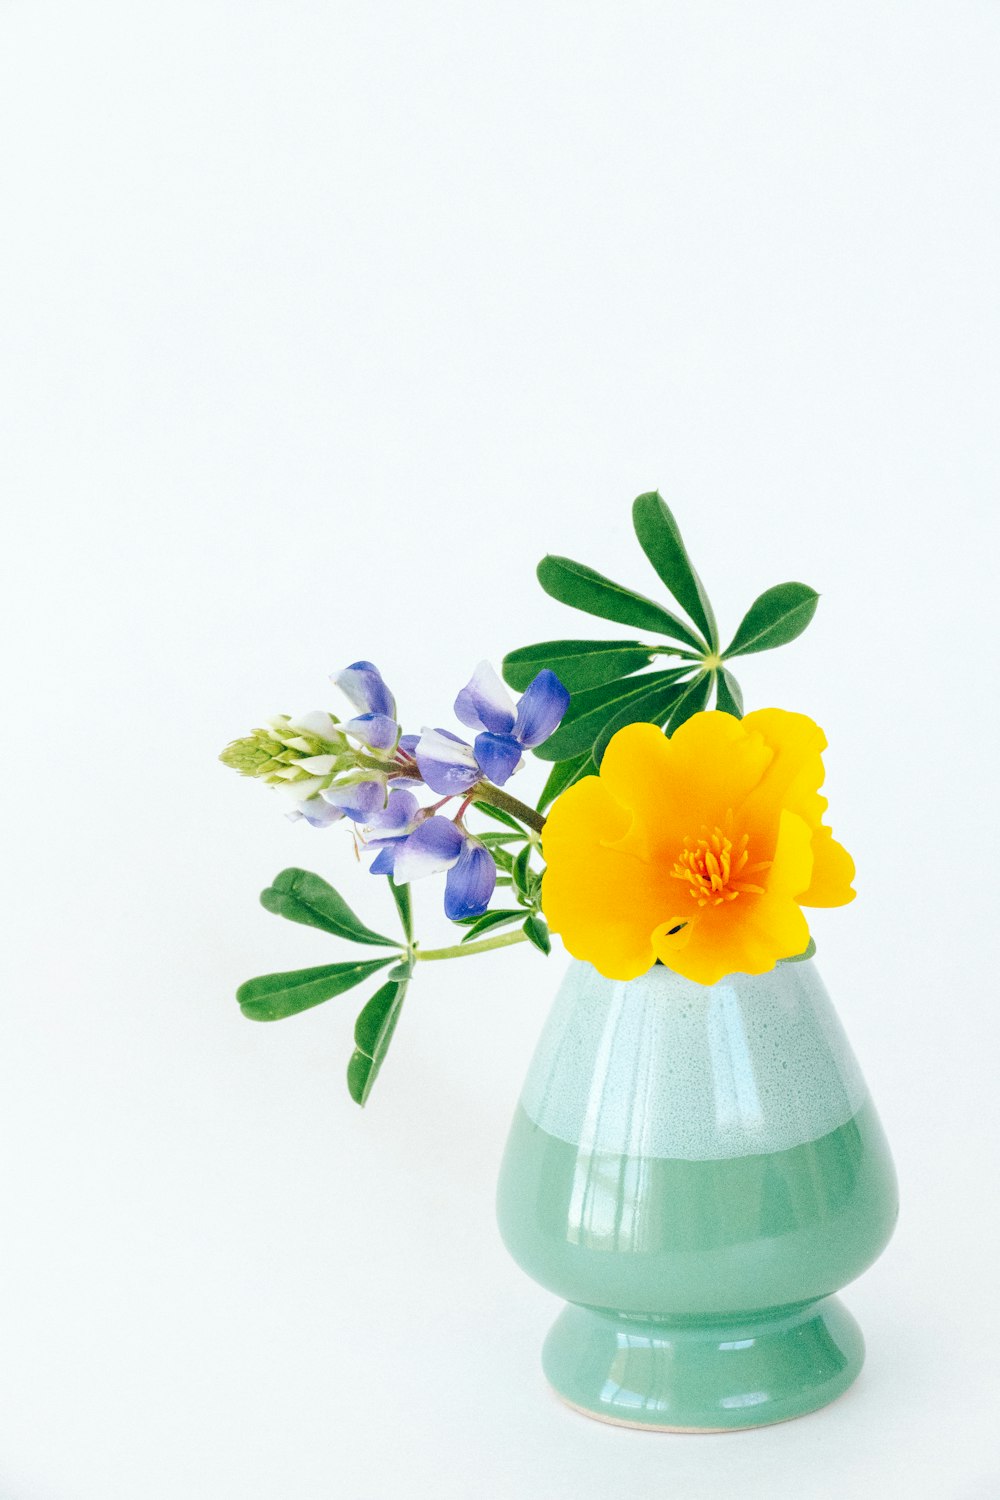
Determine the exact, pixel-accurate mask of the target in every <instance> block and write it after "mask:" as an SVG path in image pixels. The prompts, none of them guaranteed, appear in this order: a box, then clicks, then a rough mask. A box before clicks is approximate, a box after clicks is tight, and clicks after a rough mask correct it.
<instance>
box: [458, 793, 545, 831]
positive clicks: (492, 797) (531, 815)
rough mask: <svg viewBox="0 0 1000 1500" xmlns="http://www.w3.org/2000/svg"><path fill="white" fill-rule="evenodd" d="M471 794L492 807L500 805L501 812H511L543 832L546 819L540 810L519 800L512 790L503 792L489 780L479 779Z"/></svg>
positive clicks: (513, 815)
mask: <svg viewBox="0 0 1000 1500" xmlns="http://www.w3.org/2000/svg"><path fill="white" fill-rule="evenodd" d="M469 796H470V797H473V798H475V800H476V801H477V802H485V803H487V804H488V805H489V806H490V807H498V808H499V809H500V811H501V812H505V813H510V815H511V817H512V818H520V820H521V822H522V823H527V825H528V827H529V828H533V829H534V830H535V832H536V833H541V831H542V829H543V828H544V827H545V819H544V817H543V816H542V814H541V813H540V812H536V811H535V809H534V808H533V807H529V806H528V804H527V803H526V802H521V801H519V800H518V798H517V797H512V796H511V795H510V792H502V791H501V790H500V788H499V787H498V786H493V784H492V783H491V782H489V781H477V782H476V784H475V786H474V787H473V788H472V791H471V792H470V793H469Z"/></svg>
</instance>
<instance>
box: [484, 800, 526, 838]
mask: <svg viewBox="0 0 1000 1500" xmlns="http://www.w3.org/2000/svg"><path fill="white" fill-rule="evenodd" d="M472 805H473V807H474V808H475V809H476V810H477V812H481V813H484V814H485V815H486V817H487V818H492V819H493V821H494V822H495V823H502V824H503V825H504V827H505V828H513V829H514V831H515V832H516V833H520V834H521V835H522V836H523V834H524V829H523V827H522V826H521V824H520V823H519V822H518V821H517V819H516V818H512V817H511V815H510V813H508V812H504V810H503V808H502V807H491V806H490V804H489V803H488V802H473V804H472Z"/></svg>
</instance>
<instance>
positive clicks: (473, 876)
mask: <svg viewBox="0 0 1000 1500" xmlns="http://www.w3.org/2000/svg"><path fill="white" fill-rule="evenodd" d="M496 883H497V867H496V865H495V864H494V863H493V860H492V859H491V858H490V853H489V850H488V849H484V848H483V845H482V844H480V843H479V841H478V840H477V839H466V841H465V846H464V848H463V849H462V852H461V854H460V855H459V859H458V863H457V864H456V865H455V866H454V867H453V868H452V869H451V870H449V871H448V879H447V880H446V881H445V886H444V913H445V916H446V917H450V918H451V920H452V921H453V922H459V921H461V919H462V918H463V917H479V916H482V914H483V912H484V911H485V910H486V908H487V907H488V906H489V904H490V897H491V896H492V895H493V889H494V886H495V885H496Z"/></svg>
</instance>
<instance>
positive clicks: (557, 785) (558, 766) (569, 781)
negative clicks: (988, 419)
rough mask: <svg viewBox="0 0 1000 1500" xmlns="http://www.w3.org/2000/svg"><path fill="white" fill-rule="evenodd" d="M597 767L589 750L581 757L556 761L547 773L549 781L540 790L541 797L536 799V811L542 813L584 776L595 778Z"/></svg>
mask: <svg viewBox="0 0 1000 1500" xmlns="http://www.w3.org/2000/svg"><path fill="white" fill-rule="evenodd" d="M596 775H597V767H596V766H595V765H594V757H593V756H592V755H591V753H590V751H589V750H586V751H584V753H583V754H582V755H576V756H574V757H573V759H572V760H558V761H556V763H555V765H554V766H553V767H552V770H551V771H550V772H549V779H548V781H546V783H545V785H544V787H543V788H542V795H541V796H540V797H539V799H538V811H539V812H540V813H543V812H545V811H547V809H548V808H549V807H550V806H551V804H552V803H553V802H554V801H555V800H556V798H557V797H558V796H559V794H560V792H564V791H565V790H566V788H567V787H569V786H572V785H573V784H574V782H577V781H579V780H580V779H581V778H582V777H584V776H596Z"/></svg>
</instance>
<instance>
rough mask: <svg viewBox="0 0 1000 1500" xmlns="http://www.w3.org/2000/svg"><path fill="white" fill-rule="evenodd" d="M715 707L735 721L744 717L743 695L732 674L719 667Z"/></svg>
mask: <svg viewBox="0 0 1000 1500" xmlns="http://www.w3.org/2000/svg"><path fill="white" fill-rule="evenodd" d="M715 706H716V708H718V709H720V710H721V711H722V712H723V713H724V714H732V716H733V718H734V719H742V717H743V693H742V692H741V690H740V685H739V683H738V682H737V681H736V678H735V677H734V676H733V674H732V672H729V671H727V670H726V668H725V667H719V669H718V671H717V673H716V679H715Z"/></svg>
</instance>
